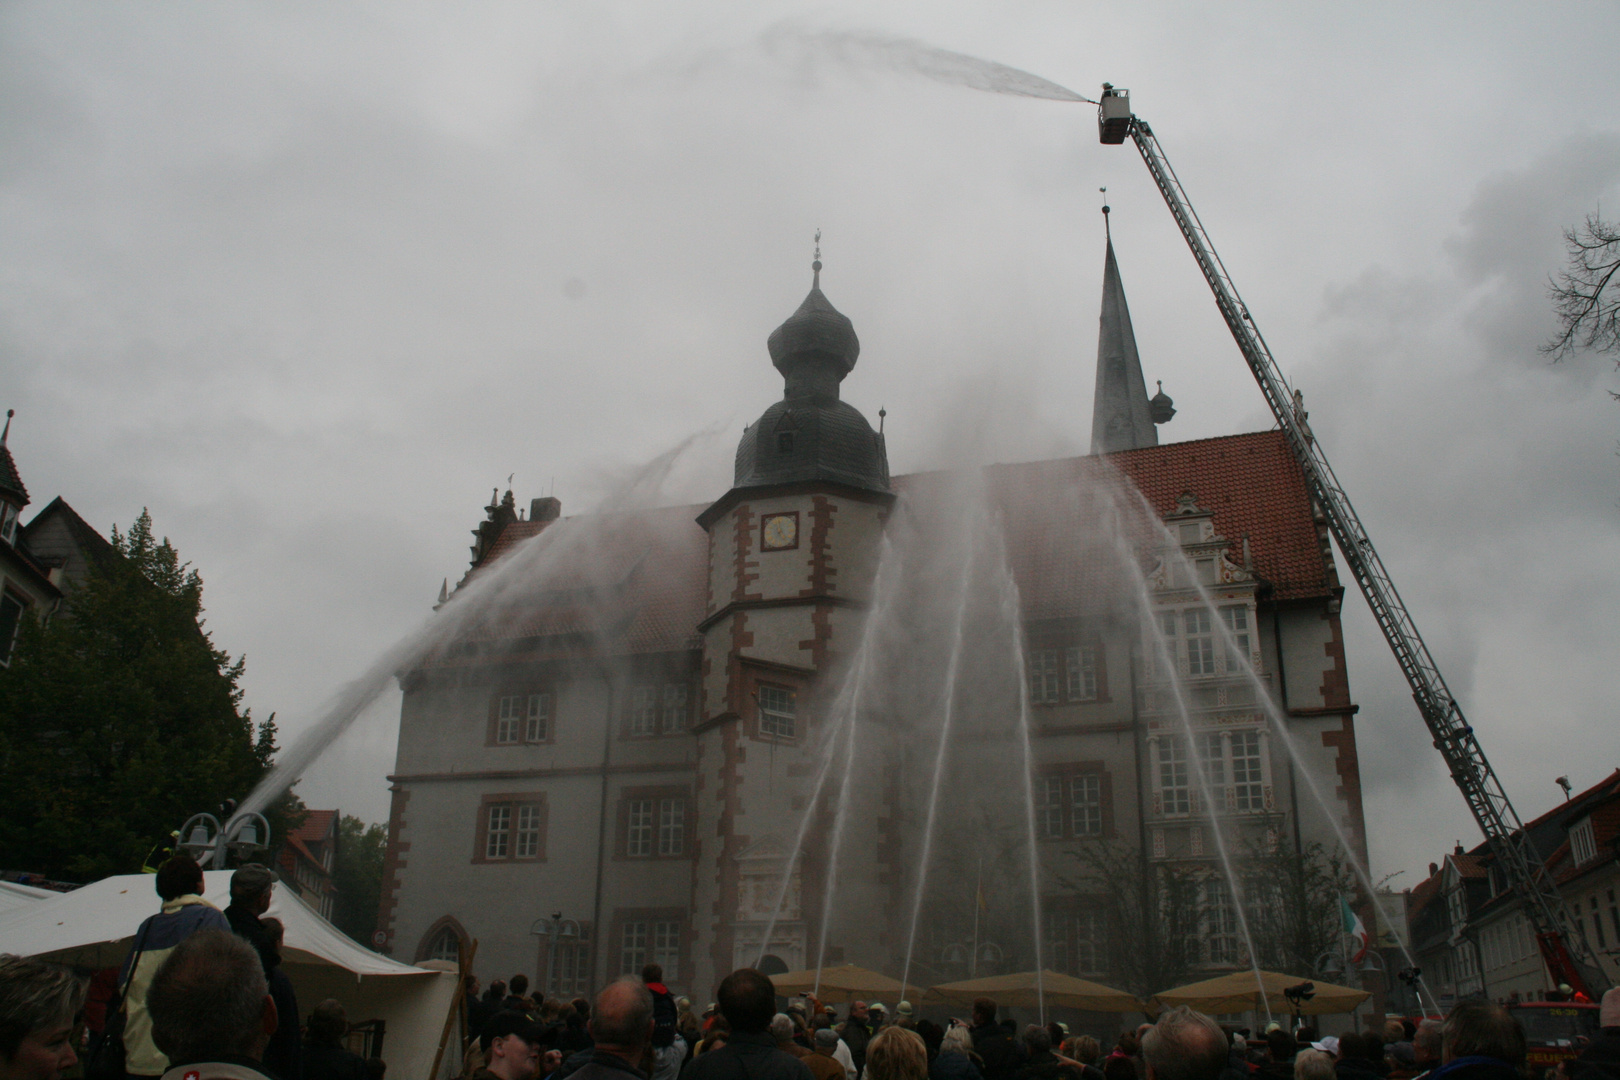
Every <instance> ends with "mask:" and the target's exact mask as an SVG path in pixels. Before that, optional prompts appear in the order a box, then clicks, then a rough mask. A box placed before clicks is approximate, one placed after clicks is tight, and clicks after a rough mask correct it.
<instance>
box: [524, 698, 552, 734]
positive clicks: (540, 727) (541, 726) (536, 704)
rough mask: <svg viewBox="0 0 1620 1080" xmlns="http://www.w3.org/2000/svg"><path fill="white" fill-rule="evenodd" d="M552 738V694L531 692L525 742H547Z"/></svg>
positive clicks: (525, 727)
mask: <svg viewBox="0 0 1620 1080" xmlns="http://www.w3.org/2000/svg"><path fill="white" fill-rule="evenodd" d="M549 738H551V695H550V694H530V695H529V716H528V722H527V723H526V724H525V725H524V728H523V741H524V742H545V741H546V740H547V739H549Z"/></svg>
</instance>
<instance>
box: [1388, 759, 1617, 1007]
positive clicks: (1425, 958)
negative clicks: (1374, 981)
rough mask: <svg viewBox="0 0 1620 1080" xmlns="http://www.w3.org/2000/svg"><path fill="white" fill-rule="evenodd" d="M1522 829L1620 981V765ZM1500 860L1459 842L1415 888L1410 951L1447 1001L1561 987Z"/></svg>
mask: <svg viewBox="0 0 1620 1080" xmlns="http://www.w3.org/2000/svg"><path fill="white" fill-rule="evenodd" d="M1559 782H1560V783H1561V784H1564V785H1565V786H1566V788H1567V786H1568V780H1567V779H1565V778H1563V777H1560V778H1559ZM1524 829H1525V832H1526V833H1528V834H1529V838H1530V842H1531V844H1532V845H1533V847H1534V849H1535V851H1536V853H1537V854H1538V855H1539V856H1540V861H1541V864H1542V866H1543V867H1544V868H1545V872H1546V873H1547V874H1548V876H1549V877H1550V878H1551V879H1552V880H1553V881H1554V882H1556V883H1557V886H1558V891H1559V893H1560V894H1561V895H1562V896H1563V898H1564V903H1565V904H1566V905H1568V907H1569V911H1570V914H1571V916H1573V918H1574V922H1575V928H1576V932H1577V933H1579V934H1581V935H1583V936H1584V937H1585V938H1586V942H1587V944H1588V945H1590V946H1592V951H1593V952H1594V953H1595V954H1596V955H1597V957H1598V962H1599V963H1600V964H1602V965H1603V971H1602V972H1601V973H1600V974H1601V979H1602V981H1603V982H1605V983H1606V984H1607V985H1610V986H1614V985H1617V984H1620V769H1616V770H1615V771H1614V772H1611V773H1610V774H1609V775H1608V776H1606V777H1604V778H1603V779H1602V780H1600V781H1599V782H1598V783H1596V784H1593V785H1592V786H1591V787H1589V788H1587V789H1586V790H1585V791H1581V792H1578V793H1575V794H1570V795H1567V796H1566V798H1565V800H1564V802H1562V803H1561V804H1559V805H1557V806H1555V807H1553V808H1552V809H1551V810H1548V811H1547V812H1545V813H1543V814H1541V815H1540V816H1538V817H1536V818H1533V819H1532V820H1530V821H1527V822H1525V824H1524ZM1495 864H1496V860H1495V857H1494V856H1493V855H1492V854H1491V852H1490V848H1489V846H1488V845H1486V844H1484V843H1481V844H1479V845H1478V846H1476V847H1474V848H1473V849H1471V850H1468V851H1464V850H1463V848H1462V845H1460V844H1459V845H1457V847H1456V849H1455V850H1454V851H1453V852H1452V853H1451V854H1450V855H1448V856H1446V858H1445V861H1444V862H1443V863H1430V864H1429V877H1428V879H1427V880H1425V881H1424V882H1423V883H1422V884H1421V885H1419V886H1417V887H1416V888H1414V889H1413V890H1412V891H1411V893H1409V894H1408V900H1407V922H1408V925H1409V926H1410V928H1411V935H1412V947H1413V948H1412V951H1413V954H1414V956H1415V958H1416V959H1417V961H1418V964H1419V965H1420V966H1421V967H1422V968H1423V972H1424V979H1425V981H1426V983H1427V985H1428V986H1429V988H1430V990H1431V992H1432V993H1433V994H1434V996H1435V998H1436V999H1437V1000H1438V1001H1439V1003H1440V1005H1441V1006H1442V1007H1449V1005H1450V1004H1451V1003H1452V1002H1453V1001H1456V1000H1459V999H1462V998H1467V997H1477V998H1488V999H1490V1000H1492V1001H1498V1002H1503V1003H1506V1002H1514V1001H1539V1000H1543V999H1545V998H1547V996H1548V994H1549V993H1552V992H1556V991H1557V990H1558V987H1557V985H1556V984H1555V983H1554V981H1553V978H1552V976H1551V974H1550V973H1549V972H1548V970H1547V965H1546V963H1545V962H1544V961H1543V960H1542V957H1541V949H1540V947H1539V946H1538V945H1537V942H1536V931H1535V926H1534V925H1533V924H1532V923H1531V921H1530V919H1529V918H1528V917H1527V916H1526V914H1525V912H1524V909H1523V903H1522V901H1521V899H1520V897H1519V896H1518V895H1517V894H1515V893H1514V892H1512V891H1511V890H1510V889H1509V888H1508V885H1507V878H1506V875H1504V874H1503V873H1501V871H1500V870H1499V869H1498V868H1497V867H1496V865H1495Z"/></svg>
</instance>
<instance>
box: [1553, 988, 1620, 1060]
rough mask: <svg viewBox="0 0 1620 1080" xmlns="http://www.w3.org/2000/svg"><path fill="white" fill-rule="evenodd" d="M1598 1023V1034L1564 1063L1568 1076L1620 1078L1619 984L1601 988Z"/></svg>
mask: <svg viewBox="0 0 1620 1080" xmlns="http://www.w3.org/2000/svg"><path fill="white" fill-rule="evenodd" d="M1598 1027H1599V1028H1600V1029H1601V1030H1600V1032H1599V1034H1598V1037H1597V1038H1595V1039H1593V1040H1592V1044H1591V1045H1590V1046H1588V1047H1587V1048H1586V1049H1585V1050H1582V1051H1581V1054H1580V1056H1579V1057H1577V1058H1576V1059H1575V1060H1574V1061H1571V1062H1570V1063H1569V1064H1568V1065H1566V1066H1565V1068H1566V1069H1568V1070H1569V1075H1570V1080H1620V987H1615V988H1614V989H1613V990H1608V991H1605V992H1604V994H1603V1004H1602V1005H1601V1006H1600V1007H1599V1009H1598Z"/></svg>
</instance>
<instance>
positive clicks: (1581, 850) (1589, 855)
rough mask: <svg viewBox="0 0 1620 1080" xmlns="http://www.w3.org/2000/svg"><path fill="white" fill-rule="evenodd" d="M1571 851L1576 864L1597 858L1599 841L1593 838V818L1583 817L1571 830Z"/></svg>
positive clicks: (1579, 864)
mask: <svg viewBox="0 0 1620 1080" xmlns="http://www.w3.org/2000/svg"><path fill="white" fill-rule="evenodd" d="M1569 853H1570V855H1571V856H1572V857H1573V858H1574V859H1575V865H1576V866H1581V865H1583V864H1585V863H1589V862H1591V861H1592V860H1593V859H1595V858H1597V842H1596V841H1595V840H1594V839H1593V838H1592V819H1591V818H1589V817H1585V818H1581V820H1579V821H1577V822H1576V823H1575V824H1574V825H1573V826H1571V828H1570V830H1569Z"/></svg>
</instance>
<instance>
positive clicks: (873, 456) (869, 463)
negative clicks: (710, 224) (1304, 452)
mask: <svg viewBox="0 0 1620 1080" xmlns="http://www.w3.org/2000/svg"><path fill="white" fill-rule="evenodd" d="M810 265H811V271H812V278H811V285H810V294H809V295H808V296H806V297H805V298H804V303H802V304H800V305H799V309H798V310H797V311H795V312H794V313H793V314H792V315H790V316H788V319H787V321H786V322H784V323H783V324H782V325H781V326H778V327H777V328H776V329H775V330H774V331H773V332H772V333H771V336H770V338H769V339H768V341H767V342H766V346H767V348H769V350H770V354H771V363H772V364H774V365H775V367H776V370H778V371H780V372H781V373H782V379H783V382H784V388H783V394H782V400H781V401H778V402H777V403H776V404H774V405H772V406H771V407H770V408H768V409H766V410H765V413H764V415H763V416H761V417H760V418H759V419H758V420H757V421H755V422H754V423H753V424H751V425H749V426H748V428H747V429H746V430H744V432H743V437H742V441H741V442H740V443H738V445H737V468H736V478H735V488H737V489H742V488H757V487H774V486H776V485H779V484H794V483H801V482H804V481H816V480H819V481H831V482H832V483H837V484H844V485H847V486H849V487H853V488H860V489H863V490H867V491H879V492H885V493H886V492H888V490H889V456H888V453H887V451H886V449H885V447H884V444H883V436H882V435H881V434H879V433H878V432H875V431H873V430H872V425H871V424H869V423H867V422H866V417H864V416H862V415H861V414H860V412H859V410H857V409H856V408H855V407H854V406H853V405H850V404H849V403H848V402H845V401H841V400H840V399H839V397H838V387H839V384H840V383H842V382H843V381H844V376H846V375H848V374H849V373H850V371H851V369H853V368H854V367H855V360H856V358H857V357H858V356H860V354H861V342H860V339H859V338H857V337H856V336H855V327H854V325H853V324H852V323H851V322H850V321H849V318H848V317H847V316H845V315H844V314H843V313H842V312H840V311H839V310H838V309H837V308H835V307H833V306H832V302H831V301H829V300H828V299H827V297H826V294H824V293H823V292H822V291H821V258H820V252H819V250H818V251H817V257H816V260H815V261H814V262H813V263H811V264H810Z"/></svg>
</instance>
